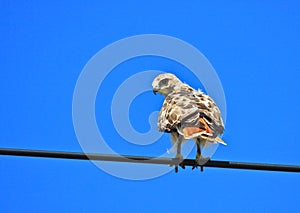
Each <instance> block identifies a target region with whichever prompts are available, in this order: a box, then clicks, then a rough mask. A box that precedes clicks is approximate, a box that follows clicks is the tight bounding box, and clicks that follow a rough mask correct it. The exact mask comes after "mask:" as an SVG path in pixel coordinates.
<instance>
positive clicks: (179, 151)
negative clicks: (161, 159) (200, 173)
mask: <svg viewBox="0 0 300 213" xmlns="http://www.w3.org/2000/svg"><path fill="white" fill-rule="evenodd" d="M175 158H178V159H179V164H176V165H175V172H176V173H177V172H178V165H179V166H180V167H181V168H183V169H185V166H184V165H183V163H182V161H183V156H182V155H181V141H178V142H177V154H176V156H175Z"/></svg>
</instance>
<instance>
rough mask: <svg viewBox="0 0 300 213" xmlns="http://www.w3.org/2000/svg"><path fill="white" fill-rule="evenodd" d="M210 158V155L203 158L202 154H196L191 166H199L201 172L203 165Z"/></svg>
mask: <svg viewBox="0 0 300 213" xmlns="http://www.w3.org/2000/svg"><path fill="white" fill-rule="evenodd" d="M209 160H210V157H207V158H204V157H202V156H196V160H195V163H194V165H193V167H192V169H195V168H198V166H200V168H201V172H203V165H204V164H205V163H206V162H207V161H209Z"/></svg>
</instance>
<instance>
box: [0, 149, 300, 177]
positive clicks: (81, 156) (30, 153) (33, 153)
mask: <svg viewBox="0 0 300 213" xmlns="http://www.w3.org/2000/svg"><path fill="white" fill-rule="evenodd" d="M0 155H10V156H23V157H41V158H61V159H73V160H98V161H113V162H128V163H146V164H165V165H178V163H179V159H177V158H155V157H143V156H129V155H104V154H85V153H80V152H58V151H42V150H26V149H5V148H0ZM194 163H195V160H193V159H184V160H183V162H182V163H181V164H180V165H181V166H194ZM201 167H202V169H203V167H215V168H229V169H250V170H265V171H278V172H300V166H295V165H281V164H263V163H246V162H232V161H217V160H209V161H208V162H206V163H205V164H204V165H202V166H201Z"/></svg>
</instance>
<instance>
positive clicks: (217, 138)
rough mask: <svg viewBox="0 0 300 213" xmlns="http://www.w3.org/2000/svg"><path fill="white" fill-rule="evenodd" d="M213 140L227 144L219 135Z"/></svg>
mask: <svg viewBox="0 0 300 213" xmlns="http://www.w3.org/2000/svg"><path fill="white" fill-rule="evenodd" d="M215 140H216V142H218V143H221V144H223V145H225V146H226V145H227V143H225V141H223V140H222V139H221V138H220V137H216V138H215Z"/></svg>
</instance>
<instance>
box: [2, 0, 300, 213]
mask: <svg viewBox="0 0 300 213" xmlns="http://www.w3.org/2000/svg"><path fill="white" fill-rule="evenodd" d="M299 10H300V5H299V3H298V2H297V1H264V2H261V1H248V2H247V3H246V2H245V1H240V2H236V1H214V2H211V1H210V2H209V1H206V2H203V1H202V2H200V1H188V2H183V1H148V2H143V1H127V2H117V1H110V2H109V3H108V2H107V3H104V2H103V3H100V2H99V1H91V2H87V3H79V2H71V1H70V2H68V1H55V2H48V3H44V2H41V1H31V2H27V1H1V2H0V46H1V48H0V68H1V72H0V75H1V77H0V97H1V105H0V115H1V122H0V129H1V134H0V144H1V145H0V147H3V148H24V149H42V150H61V151H82V150H81V146H80V144H79V142H78V141H77V138H76V134H75V132H74V128H73V122H72V98H73V92H74V88H75V85H76V81H77V78H78V77H79V75H80V73H81V71H82V69H83V67H84V66H85V64H86V63H87V62H88V61H89V59H90V58H91V57H92V56H93V55H95V54H96V53H97V52H98V51H99V50H100V49H102V48H103V47H105V46H107V45H109V44H110V43H112V42H115V41H117V40H119V39H122V38H125V37H128V36H133V35H138V34H147V33H155V34H165V35H169V36H173V37H177V38H179V39H182V40H184V41H186V42H188V43H190V44H192V45H193V46H195V47H196V48H198V50H200V51H201V52H202V53H203V54H204V55H205V56H206V57H207V59H208V60H209V61H210V62H211V64H212V65H213V67H214V68H215V70H216V72H217V73H218V75H219V78H220V80H221V82H222V85H223V88H224V92H225V95H226V102H227V122H226V131H225V134H224V140H226V141H227V143H228V146H227V147H223V146H220V147H219V148H218V150H217V152H216V153H215V155H214V156H213V159H218V160H232V161H247V162H258V163H260V162H266V163H282V164H296V165H299V164H300V158H299V154H300V148H299V146H298V139H297V137H298V130H297V126H298V120H299V118H300V116H299V106H300V96H299V93H300V87H299V83H298V80H299V77H300V76H299V75H300V74H299V73H300V66H299V49H300V41H299V38H300V33H299V32H300V31H299V27H300V26H299V23H300V15H299V14H300V11H299ZM149 69H152V70H155V69H157V70H169V71H173V72H174V73H176V74H177V75H178V76H179V77H180V78H181V79H184V81H186V82H187V83H190V84H191V85H192V86H194V87H200V88H201V87H202V86H201V84H200V83H199V82H198V81H197V80H195V79H194V78H192V75H191V73H190V72H189V71H188V70H186V69H185V68H184V67H182V66H180V65H178V64H176V63H174V62H172V61H169V60H165V59H161V58H155V57H145V58H137V59H135V60H130V61H128V62H126V63H124V64H121V65H120V66H119V67H117V68H116V69H114V70H113V71H112V72H111V74H110V75H109V76H107V78H106V79H105V81H104V82H103V85H101V88H100V90H99V93H98V95H97V102H96V114H97V121H98V125H99V128H100V129H101V130H102V131H103V132H105V133H104V134H103V135H104V137H105V138H106V139H107V140H108V141H111V144H110V145H111V146H112V147H113V148H114V149H117V151H118V152H120V153H121V154H128V155H129V154H135V155H156V154H159V153H160V151H159V150H165V149H166V148H167V147H168V146H169V138H168V136H167V135H164V136H163V138H162V139H161V141H160V142H159V143H156V144H154V145H153V146H149V147H148V148H147V146H145V147H137V146H134V145H132V144H128V143H126V141H124V140H122V139H120V136H118V134H117V133H116V131H115V129H114V127H113V124H112V121H111V118H110V117H109V110H110V105H109V104H110V102H111V98H112V94H113V91H114V90H115V89H116V88H117V84H118V83H122V82H123V81H124V80H125V79H126V78H127V77H128V76H130V75H132V74H135V73H138V72H140V71H143V70H149ZM121 73H122V74H121ZM101 98H103V99H101ZM161 102H162V97H159V96H154V95H152V94H150V93H145V94H143V95H140V96H139V97H137V98H136V99H135V100H134V102H133V104H132V106H131V109H130V119H131V122H132V125H133V126H134V127H135V128H136V129H137V130H138V131H141V132H145V131H147V130H148V129H149V125H148V123H147V122H145V120H147V119H148V116H149V113H151V110H158V109H159V107H160V104H161ZM145 103H147V104H145ZM127 166H128V167H130V166H131V165H130V164H128V165H127ZM0 177H1V181H0V209H2V210H3V211H4V212H53V211H58V212H66V211H74V212H121V211H123V212H171V211H172V212H191V211H196V212H220V211H222V212H266V211H268V212H295V211H297V210H298V209H299V207H298V201H299V200H300V195H299V189H300V187H299V175H298V174H291V173H275V172H262V171H260V172H259V171H237V170H227V169H213V168H207V169H205V172H204V173H200V172H197V171H191V169H190V168H188V169H186V170H184V171H182V170H180V172H179V173H177V174H175V173H174V172H171V173H168V174H166V175H164V176H161V177H159V178H155V179H152V180H145V181H130V180H124V179H120V178H117V177H113V176H111V175H109V174H107V173H105V172H103V171H102V170H100V169H99V168H97V167H96V166H95V165H94V164H93V163H91V162H87V161H84V162H83V161H73V160H59V159H55V160H54V159H37V158H22V157H8V156H0Z"/></svg>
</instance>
